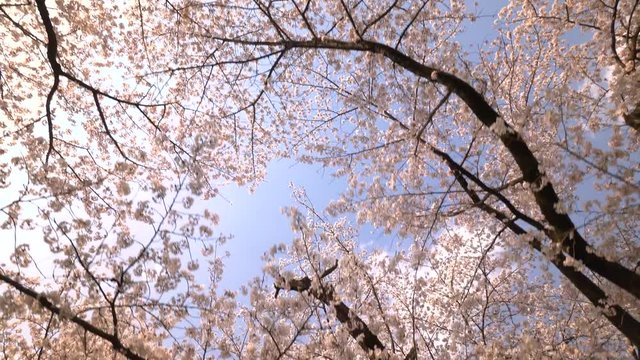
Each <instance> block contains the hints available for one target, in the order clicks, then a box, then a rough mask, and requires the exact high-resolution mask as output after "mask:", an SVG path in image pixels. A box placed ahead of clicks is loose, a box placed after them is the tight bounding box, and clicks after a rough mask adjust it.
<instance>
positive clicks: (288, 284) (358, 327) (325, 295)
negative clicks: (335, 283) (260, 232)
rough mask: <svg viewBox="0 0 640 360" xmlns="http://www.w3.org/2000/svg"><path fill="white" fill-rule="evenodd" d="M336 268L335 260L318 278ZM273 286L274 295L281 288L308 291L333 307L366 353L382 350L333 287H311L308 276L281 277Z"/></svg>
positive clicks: (376, 338) (375, 336)
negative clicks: (336, 295) (295, 277)
mask: <svg viewBox="0 0 640 360" xmlns="http://www.w3.org/2000/svg"><path fill="white" fill-rule="evenodd" d="M337 268H338V263H337V262H336V263H335V265H333V266H332V267H330V268H329V269H327V270H325V271H324V272H323V273H322V275H321V276H320V279H322V278H325V277H327V276H329V275H330V274H331V273H332V272H333V271H335V270H336V269H337ZM274 287H275V288H276V296H278V292H279V291H280V290H283V289H284V290H294V291H297V292H299V293H303V292H307V293H309V294H310V295H311V296H313V297H315V298H316V299H318V300H320V301H321V302H322V303H324V304H325V305H329V306H331V307H333V309H334V310H335V312H336V317H337V318H338V321H340V322H341V323H343V324H345V325H347V328H348V329H349V334H350V335H351V337H352V338H353V339H355V340H356V341H357V342H358V344H359V345H360V347H361V348H362V349H363V350H364V351H365V352H366V353H367V354H374V353H376V352H380V351H382V350H384V348H385V347H384V345H383V344H382V342H381V341H380V339H378V336H377V335H376V334H374V333H373V332H372V331H371V330H370V329H369V326H368V325H367V324H366V323H365V322H364V320H362V319H361V318H360V317H359V316H358V315H356V314H355V313H354V312H353V311H352V310H351V309H350V308H349V307H348V306H347V305H346V304H345V303H344V302H342V301H340V300H337V299H336V298H335V294H334V290H333V288H329V289H327V288H325V287H323V286H319V287H318V288H316V287H312V281H311V279H310V278H309V277H308V276H305V277H303V278H299V279H290V280H285V279H281V280H280V283H279V284H274Z"/></svg>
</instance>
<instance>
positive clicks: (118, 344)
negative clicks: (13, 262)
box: [0, 273, 145, 360]
mask: <svg viewBox="0 0 640 360" xmlns="http://www.w3.org/2000/svg"><path fill="white" fill-rule="evenodd" d="M0 280H2V281H3V282H5V283H7V284H9V285H11V287H13V288H14V289H16V290H18V291H19V292H20V293H21V294H23V295H25V296H28V297H30V298H32V299H34V300H35V301H37V302H38V303H39V304H40V306H42V307H43V308H45V309H47V310H49V311H51V312H52V313H54V314H56V315H58V316H60V317H61V318H64V319H68V320H69V321H71V322H73V323H75V324H77V325H78V326H80V327H81V328H83V329H84V330H86V331H88V332H90V333H92V334H94V335H96V336H98V337H100V338H102V339H104V340H106V341H108V342H110V343H111V345H112V346H113V349H114V350H115V351H117V352H119V353H121V354H122V355H124V356H125V357H126V358H127V359H132V360H144V359H145V358H144V357H142V356H140V355H138V354H136V353H135V352H133V351H132V350H131V349H129V348H128V347H127V346H125V345H124V344H123V343H122V341H120V339H119V338H118V337H117V336H115V335H113V334H109V333H108V332H106V331H104V330H102V329H100V328H97V327H96V326H94V325H92V324H91V323H89V322H87V321H86V320H83V319H81V318H79V317H78V316H77V315H72V316H69V317H67V315H66V314H64V311H63V310H62V309H61V308H60V307H58V306H57V305H55V304H54V303H52V302H51V301H50V300H49V299H47V297H46V296H45V295H43V294H40V293H38V292H36V291H34V290H32V289H30V288H28V287H26V286H24V285H22V284H21V283H20V282H18V281H16V280H15V279H13V278H11V277H9V276H7V275H5V274H3V273H0Z"/></svg>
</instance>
